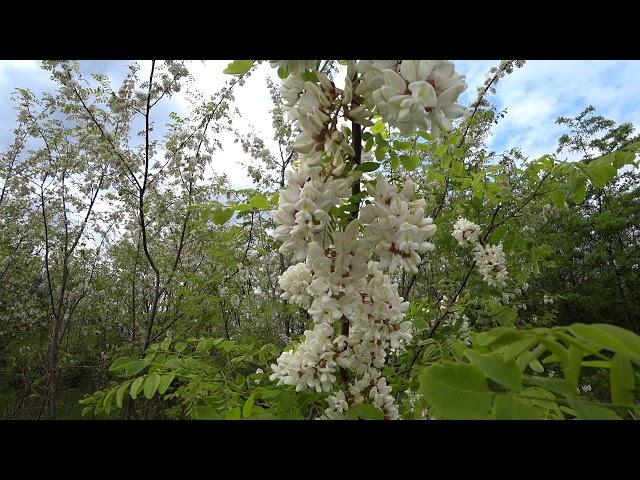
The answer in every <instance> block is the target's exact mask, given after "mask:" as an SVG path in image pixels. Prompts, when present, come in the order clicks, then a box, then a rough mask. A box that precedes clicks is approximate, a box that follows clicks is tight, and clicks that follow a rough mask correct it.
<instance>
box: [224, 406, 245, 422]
mask: <svg viewBox="0 0 640 480" xmlns="http://www.w3.org/2000/svg"><path fill="white" fill-rule="evenodd" d="M241 413H242V412H241V411H240V407H234V408H232V409H230V410H227V412H226V413H225V414H224V418H226V419H227V420H240V415H241Z"/></svg>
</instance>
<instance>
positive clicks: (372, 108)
mask: <svg viewBox="0 0 640 480" xmlns="http://www.w3.org/2000/svg"><path fill="white" fill-rule="evenodd" d="M272 65H274V66H278V67H284V68H286V70H287V71H288V72H289V76H288V77H287V78H286V79H285V80H284V82H283V85H282V89H281V93H282V98H283V99H284V100H285V102H286V106H287V109H288V114H289V116H290V117H291V119H292V120H293V122H294V125H295V127H296V129H297V130H298V132H299V133H298V136H297V138H296V140H295V142H294V144H293V148H294V149H295V150H296V151H297V152H298V154H299V162H298V163H297V164H295V165H294V166H293V169H292V170H289V171H288V172H287V173H286V178H287V189H286V190H284V191H282V192H281V194H280V200H279V204H278V208H277V210H276V211H275V213H274V218H275V220H276V222H277V224H278V227H277V229H276V232H275V236H276V238H277V239H279V240H281V241H282V246H281V247H280V252H281V253H285V254H287V253H290V254H292V255H293V257H294V259H295V260H296V261H299V262H300V263H298V264H296V265H292V266H291V267H289V268H288V269H287V270H286V271H285V272H284V273H283V274H282V276H281V277H280V279H279V284H280V287H281V288H282V289H283V291H284V293H282V295H281V296H282V298H283V299H285V300H287V301H289V302H290V303H293V304H296V305H299V306H300V307H302V308H305V309H307V311H308V313H309V316H310V317H311V318H312V320H313V322H314V325H313V327H312V328H311V329H309V330H307V331H306V332H305V333H304V340H303V341H302V343H300V344H299V345H298V346H297V348H295V349H293V350H290V351H287V352H284V353H283V354H282V355H281V356H280V357H279V358H278V360H277V363H276V364H274V365H272V366H271V368H272V370H273V374H272V375H271V376H270V379H271V380H272V381H277V382H278V384H279V385H292V386H295V389H296V391H303V390H306V389H307V388H311V389H314V390H315V391H317V392H324V393H328V394H329V395H327V402H328V408H327V409H326V410H325V412H324V413H325V416H324V418H329V419H341V418H345V416H346V414H347V411H348V410H349V408H350V406H353V405H360V404H363V403H369V404H372V405H375V406H377V407H379V408H380V409H381V410H382V412H383V413H384V417H385V418H386V419H397V418H398V417H399V415H398V409H397V406H396V405H395V403H394V398H393V396H392V395H391V386H390V385H388V384H387V380H386V379H385V378H384V376H383V375H382V368H383V367H384V365H385V361H386V358H387V355H388V353H389V352H390V351H392V350H395V351H398V350H401V349H402V348H403V347H404V345H405V344H406V343H407V342H408V341H410V340H411V338H412V336H411V323H410V322H408V321H405V320H404V312H405V311H406V309H407V307H408V302H405V301H404V300H403V298H402V297H400V296H399V294H398V285H397V284H396V283H393V282H392V281H391V278H390V277H389V275H388V274H387V273H385V272H386V271H390V272H393V271H395V270H397V269H403V270H404V271H406V272H413V273H415V272H417V269H418V267H417V266H418V265H419V264H420V262H421V255H422V254H424V253H427V252H430V251H433V250H434V248H435V247H434V245H433V244H432V243H430V242H429V241H428V240H429V239H430V238H431V237H433V235H434V233H435V231H436V226H435V225H434V224H433V222H432V219H431V218H429V217H425V208H426V205H425V201H424V199H422V198H416V191H415V190H416V187H415V184H413V183H412V182H411V181H408V182H406V184H405V186H404V188H402V189H401V190H398V188H396V187H395V186H393V185H391V184H389V182H388V181H387V180H386V179H385V178H384V177H383V176H382V175H378V176H377V178H375V179H374V180H373V181H371V182H367V183H366V192H365V193H366V195H367V196H368V198H369V200H370V201H369V202H368V204H367V205H366V206H364V207H363V208H362V209H361V210H360V212H359V215H358V214H357V213H354V214H353V217H352V218H351V219H350V220H349V219H347V220H345V221H343V222H342V223H339V222H337V221H336V220H335V219H334V218H332V207H334V206H337V205H339V204H340V202H341V201H342V200H347V199H349V198H350V197H351V195H352V194H353V190H352V186H353V185H354V183H355V182H359V181H360V176H361V172H359V171H357V170H356V169H355V165H354V164H355V163H357V162H358V160H361V159H359V158H356V153H355V150H356V149H357V150H358V151H360V150H361V146H359V145H354V146H352V145H351V137H352V134H351V130H349V129H348V128H346V127H342V128H340V127H339V125H338V118H339V117H340V116H341V117H342V118H343V119H344V120H350V121H353V122H355V123H358V124H360V125H364V126H366V125H371V124H372V122H371V117H372V116H373V115H374V114H375V113H376V112H377V113H380V114H381V115H382V116H383V118H385V119H386V120H387V121H389V123H390V124H392V125H395V126H397V127H399V128H401V129H403V131H407V129H409V128H411V129H413V128H415V127H421V128H431V130H432V132H434V131H435V133H437V132H438V131H439V128H441V127H443V126H444V127H445V128H447V127H448V128H450V126H451V125H450V123H449V121H448V120H447V121H446V122H445V121H443V120H441V118H440V117H442V118H445V119H446V115H448V116H449V118H455V117H456V116H459V115H458V114H462V112H463V110H462V109H461V107H459V106H456V105H455V104H454V103H453V102H454V101H455V99H456V98H457V96H458V95H459V94H460V92H461V91H462V90H463V89H464V88H466V84H465V83H464V81H463V80H462V77H460V76H459V75H457V74H455V72H454V71H453V64H451V63H450V62H440V61H426V60H425V61H417V62H414V61H395V60H394V61H389V62H371V61H360V62H357V63H356V62H355V61H349V62H347V75H346V79H345V86H344V88H343V89H339V88H337V87H336V86H335V84H334V83H333V82H332V81H331V80H330V79H329V78H328V77H327V76H326V75H325V74H323V73H322V72H318V71H315V70H314V67H313V66H312V64H311V62H309V61H299V62H290V61H287V62H286V65H285V64H283V63H282V61H274V62H272ZM308 70H312V72H308ZM309 73H311V74H312V75H310V74H309ZM309 78H315V79H317V81H315V82H313V81H309V80H308V79H309ZM305 79H307V80H305ZM385 82H387V84H388V85H387V84H385ZM400 82H402V85H400ZM385 87H388V88H385ZM400 87H402V92H401V93H398V92H399V91H400ZM389 88H391V90H389ZM390 93H393V95H390ZM398 95H399V96H400V97H401V98H395V96H398ZM381 98H384V101H380V99H381ZM385 102H386V103H385ZM385 109H386V110H385ZM374 253H375V254H377V256H378V257H379V260H378V261H375V260H374V259H373V258H372V255H373V254H374Z"/></svg>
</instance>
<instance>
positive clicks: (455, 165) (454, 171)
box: [451, 160, 464, 177]
mask: <svg viewBox="0 0 640 480" xmlns="http://www.w3.org/2000/svg"><path fill="white" fill-rule="evenodd" d="M463 174H464V165H463V164H462V162H461V161H460V160H454V161H453V162H451V175H453V176H455V177H461V176H462V175H463Z"/></svg>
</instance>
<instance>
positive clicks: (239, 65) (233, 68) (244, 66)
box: [224, 60, 253, 75]
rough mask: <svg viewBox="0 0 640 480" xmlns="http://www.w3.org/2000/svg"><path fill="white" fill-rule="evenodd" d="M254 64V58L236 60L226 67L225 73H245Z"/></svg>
mask: <svg viewBox="0 0 640 480" xmlns="http://www.w3.org/2000/svg"><path fill="white" fill-rule="evenodd" d="M252 66H253V60H234V61H233V62H231V63H230V64H229V65H228V66H227V68H225V69H224V73H226V74H229V75H243V74H245V73H247V72H248V71H249V70H251V67H252Z"/></svg>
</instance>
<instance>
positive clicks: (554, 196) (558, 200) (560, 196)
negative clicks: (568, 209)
mask: <svg viewBox="0 0 640 480" xmlns="http://www.w3.org/2000/svg"><path fill="white" fill-rule="evenodd" d="M550 196H551V200H552V201H553V204H554V205H555V206H556V208H558V209H560V210H561V209H563V208H564V207H565V203H566V202H565V198H564V193H563V192H562V190H554V191H553V192H551V195H550Z"/></svg>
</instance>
